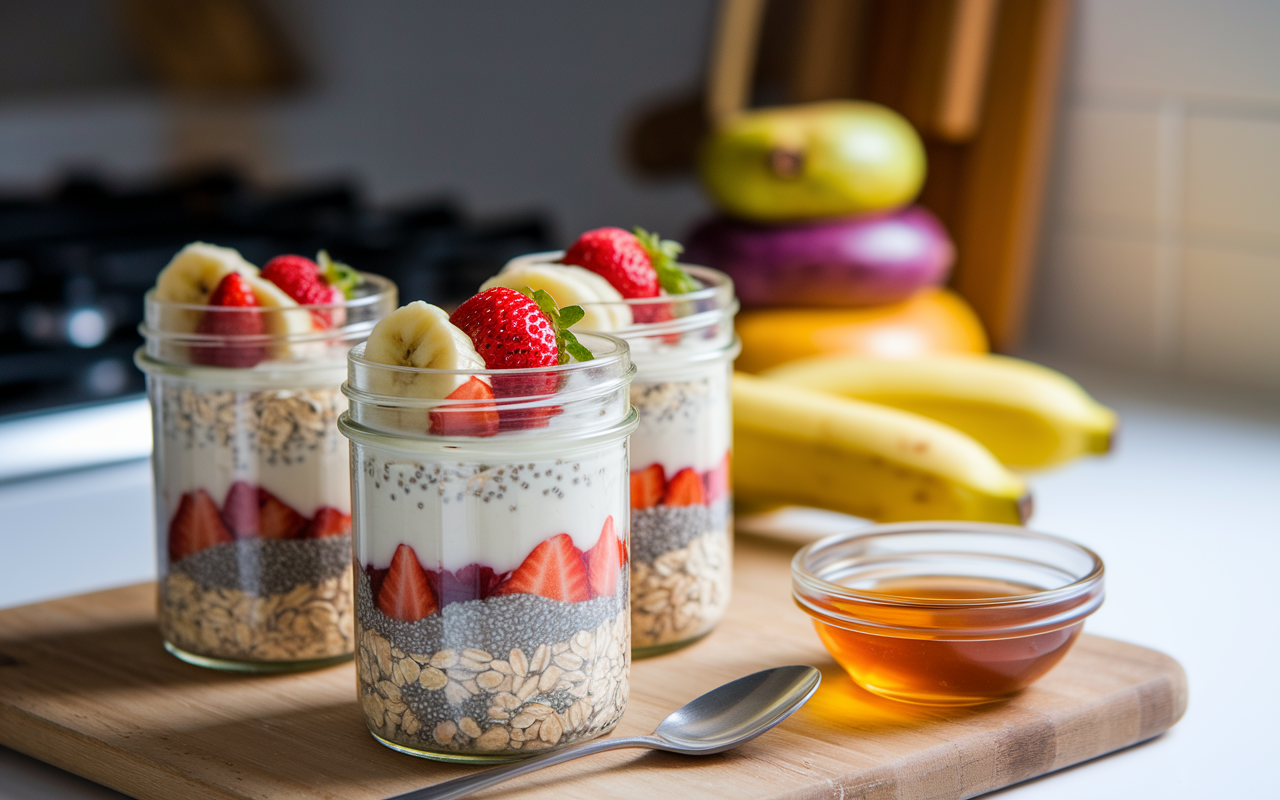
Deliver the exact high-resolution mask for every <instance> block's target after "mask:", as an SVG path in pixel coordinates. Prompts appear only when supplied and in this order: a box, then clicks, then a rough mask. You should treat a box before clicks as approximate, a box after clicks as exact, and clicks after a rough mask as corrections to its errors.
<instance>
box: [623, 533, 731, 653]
mask: <svg viewBox="0 0 1280 800" xmlns="http://www.w3.org/2000/svg"><path fill="white" fill-rule="evenodd" d="M632 519H633V524H634V520H635V518H634V516H633V518H632ZM731 541H732V540H731V539H730V537H729V533H728V531H727V530H725V529H723V528H721V529H718V530H711V531H709V532H707V533H704V534H703V535H701V536H698V537H697V538H694V539H693V540H691V541H689V542H688V544H685V545H684V546H683V547H679V548H677V549H674V550H668V551H666V552H665V553H662V554H661V555H659V556H658V557H656V558H654V559H653V560H651V561H640V560H633V561H632V562H631V645H632V647H635V648H646V647H660V646H662V645H667V644H674V643H677V642H684V641H688V640H690V639H696V638H697V637H699V636H703V635H704V634H706V633H708V632H710V631H711V629H712V628H714V627H715V625H716V623H717V622H719V621H720V618H721V617H723V616H724V612H725V610H726V609H727V608H728V605H729V590H730V584H731V582H732V579H733V575H732V561H733V559H732V553H731V552H730V551H731V547H732V544H731Z"/></svg>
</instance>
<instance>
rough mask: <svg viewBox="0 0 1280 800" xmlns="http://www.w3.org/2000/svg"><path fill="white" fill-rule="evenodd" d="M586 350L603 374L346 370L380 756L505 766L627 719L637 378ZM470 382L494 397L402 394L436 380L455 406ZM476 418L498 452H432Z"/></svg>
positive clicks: (605, 342) (623, 363)
mask: <svg viewBox="0 0 1280 800" xmlns="http://www.w3.org/2000/svg"><path fill="white" fill-rule="evenodd" d="M578 338H579V340H580V341H581V342H582V343H583V344H584V345H586V346H587V347H588V348H590V349H591V350H592V352H593V353H594V354H595V359H594V360H592V361H588V362H582V363H576V362H575V363H570V364H564V365H561V366H557V367H551V368H548V369H520V370H477V371H470V372H453V371H446V370H424V369H412V368H407V367H389V366H386V365H383V364H378V363H374V362H371V361H367V360H366V359H365V358H364V356H363V353H364V347H363V346H358V347H356V348H354V349H353V350H352V351H351V354H350V357H349V364H350V372H349V377H348V380H347V383H346V384H345V385H344V391H345V392H346V394H347V397H348V398H349V399H350V401H351V407H350V410H349V411H348V412H347V413H346V414H344V415H343V416H342V417H341V418H340V420H339V422H338V426H339V428H340V429H341V430H342V432H343V433H344V434H345V435H346V436H347V437H348V438H349V439H350V440H351V472H352V476H353V502H354V507H353V514H354V531H355V555H356V562H357V570H358V571H357V574H356V580H355V589H356V626H357V627H356V631H357V634H356V635H357V652H356V674H357V676H358V678H359V687H360V688H359V691H360V700H361V704H362V706H363V709H364V713H365V720H366V722H367V723H368V726H369V730H370V731H371V732H372V733H373V735H374V736H375V737H376V738H377V739H378V740H379V741H381V742H382V743H383V744H385V745H387V746H388V747H391V748H393V749H396V750H400V751H402V752H405V753H410V754H412V755H418V756H423V757H427V758H434V759H439V760H446V761H468V762H485V761H490V762H491V761H506V760H511V759H515V758H521V757H524V756H526V755H530V754H533V753H536V752H539V751H545V750H548V749H552V748H559V747H564V746H567V745H570V744H573V743H574V742H579V741H582V740H585V739H590V738H594V737H596V736H599V735H601V734H603V733H606V732H608V731H609V730H611V729H612V728H613V726H614V725H615V724H616V723H617V721H618V719H619V718H620V717H621V716H622V712H623V709H624V708H625V707H626V702H627V697H628V691H629V689H628V672H629V669H630V627H629V621H630V617H629V611H628V597H629V594H628V572H627V568H626V560H627V540H628V530H629V525H628V518H627V463H628V461H627V437H628V435H629V434H630V433H631V432H632V431H633V430H634V429H635V426H636V418H635V413H634V412H633V411H632V409H631V407H630V403H629V401H628V386H629V384H630V382H631V378H632V375H633V374H634V372H635V369H634V367H632V365H631V361H630V358H629V356H628V352H627V345H626V343H624V342H622V341H621V340H619V339H616V338H613V337H608V336H598V335H593V334H579V337H578ZM474 378H479V379H481V380H484V381H485V382H488V383H490V385H491V386H494V387H495V392H496V393H497V394H498V395H499V397H498V398H497V399H496V400H495V401H493V402H492V403H484V402H482V403H476V402H475V401H466V400H448V399H424V398H407V397H403V396H398V395H397V394H395V392H394V388H395V384H396V382H397V381H401V382H403V381H406V380H408V381H413V380H432V381H436V382H439V384H440V391H438V392H434V393H435V394H438V395H444V394H448V393H449V392H450V391H452V388H453V387H455V386H458V385H461V384H462V383H464V382H466V381H468V380H471V379H474ZM500 382H506V383H507V386H506V387H504V390H501V391H500V390H498V388H497V384H499V383H500ZM521 388H522V390H517V389H521ZM475 414H496V415H497V418H496V419H492V425H491V427H490V428H489V429H488V430H489V432H490V434H491V435H488V436H462V435H449V434H447V433H434V432H432V431H433V429H434V430H435V431H448V430H458V429H459V426H454V425H450V424H449V419H448V417H449V415H457V417H456V418H458V419H466V418H467V417H468V415H475ZM499 420H501V425H499V424H498V422H499ZM462 427H465V426H462Z"/></svg>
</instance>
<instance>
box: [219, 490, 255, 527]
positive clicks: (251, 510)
mask: <svg viewBox="0 0 1280 800" xmlns="http://www.w3.org/2000/svg"><path fill="white" fill-rule="evenodd" d="M258 506H259V502H258V487H257V486H254V485H253V484H251V483H248V482H247V481H236V482H235V483H233V484H231V488H230V489H228V490H227V499H226V500H224V501H222V519H223V520H225V521H226V523H227V527H228V528H230V529H231V533H232V535H234V536H235V537H236V538H237V539H256V538H257V536H258Z"/></svg>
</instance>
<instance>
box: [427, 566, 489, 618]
mask: <svg viewBox="0 0 1280 800" xmlns="http://www.w3.org/2000/svg"><path fill="white" fill-rule="evenodd" d="M505 577H506V576H505V575H503V574H499V573H496V572H494V571H493V568H492V567H486V566H482V565H480V564H468V565H466V566H465V567H463V568H462V569H459V570H454V571H452V572H451V571H449V570H447V569H442V570H440V571H439V572H436V571H433V570H432V571H428V572H427V580H429V581H430V582H431V590H432V591H433V592H435V595H436V597H437V598H439V601H440V607H441V608H444V607H445V606H447V605H449V604H450V603H465V602H467V601H468V600H484V599H486V598H488V597H489V596H490V595H492V594H493V590H494V589H496V588H497V587H498V584H499V583H501V582H502V579H503V578H505Z"/></svg>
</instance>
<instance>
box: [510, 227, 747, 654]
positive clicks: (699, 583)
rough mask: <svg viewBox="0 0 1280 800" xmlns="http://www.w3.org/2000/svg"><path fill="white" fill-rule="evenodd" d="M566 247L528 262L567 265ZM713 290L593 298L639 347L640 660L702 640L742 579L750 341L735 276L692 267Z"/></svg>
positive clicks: (635, 463) (635, 397)
mask: <svg viewBox="0 0 1280 800" xmlns="http://www.w3.org/2000/svg"><path fill="white" fill-rule="evenodd" d="M563 256H564V253H563V252H562V251H561V252H549V253H534V254H532V255H528V256H522V257H521V258H519V259H517V261H519V262H524V261H528V262H532V263H539V262H547V263H555V262H559V261H560V259H561V258H562V257H563ZM681 266H682V267H684V269H685V270H686V271H687V272H688V273H689V274H690V275H692V276H693V277H694V278H697V279H698V281H699V282H700V283H701V284H702V286H703V288H702V289H699V290H697V291H694V292H689V293H686V294H680V295H666V296H660V297H651V298H640V299H631V300H623V301H622V302H619V303H583V304H582V307H583V309H584V310H585V311H586V312H587V316H586V317H585V318H584V320H583V323H582V327H584V329H585V328H586V326H587V325H588V324H589V323H591V322H593V321H600V322H602V323H607V324H609V325H611V326H616V327H615V328H614V330H612V331H611V333H613V334H614V335H615V336H617V337H619V338H620V339H624V340H625V341H626V342H627V343H628V344H629V345H631V359H632V361H633V362H635V365H636V379H635V381H634V382H633V383H632V384H631V403H632V405H634V406H635V408H636V411H637V413H638V414H639V417H640V425H639V427H638V428H637V429H636V432H635V434H634V435H633V436H632V437H631V649H632V654H633V655H634V656H636V657H637V658H643V657H646V656H651V655H657V654H659V653H665V652H668V651H671V650H675V649H678V648H680V647H684V646H686V645H689V644H692V643H693V642H695V641H697V640H698V639H700V638H702V637H703V636H706V635H707V634H708V633H710V632H711V630H712V629H713V628H714V627H715V626H716V623H718V622H719V621H720V619H721V617H723V616H724V612H725V610H726V608H727V607H728V605H729V591H730V585H731V583H732V577H733V576H732V550H733V498H732V495H731V491H730V482H729V460H730V458H729V457H730V446H731V443H732V439H733V416H732V400H731V397H730V386H729V382H730V380H731V377H732V374H733V359H734V358H735V357H737V355H738V351H739V350H740V349H741V344H740V343H739V342H738V339H737V337H736V336H735V335H734V332H733V317H734V314H736V313H737V311H738V301H737V299H736V298H735V297H734V292H733V281H732V280H731V279H730V278H729V276H727V275H725V274H724V273H722V272H718V271H716V270H713V269H709V268H707V267H698V266H692V265H688V264H682V265H681Z"/></svg>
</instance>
